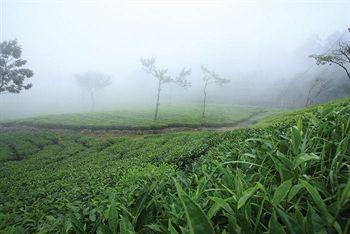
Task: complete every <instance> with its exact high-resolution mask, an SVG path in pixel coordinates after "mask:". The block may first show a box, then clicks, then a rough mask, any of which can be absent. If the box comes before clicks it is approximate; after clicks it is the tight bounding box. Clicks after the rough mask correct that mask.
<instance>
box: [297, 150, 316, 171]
mask: <svg viewBox="0 0 350 234" xmlns="http://www.w3.org/2000/svg"><path fill="white" fill-rule="evenodd" d="M311 160H320V157H319V156H317V155H316V154H313V153H310V154H300V155H298V156H297V158H296V159H295V162H294V169H295V168H297V167H298V166H299V165H300V164H302V163H304V162H307V161H311Z"/></svg>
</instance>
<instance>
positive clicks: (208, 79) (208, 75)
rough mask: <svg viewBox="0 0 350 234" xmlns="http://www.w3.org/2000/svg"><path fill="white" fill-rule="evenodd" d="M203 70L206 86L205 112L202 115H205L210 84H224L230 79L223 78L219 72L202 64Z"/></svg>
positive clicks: (204, 90)
mask: <svg viewBox="0 0 350 234" xmlns="http://www.w3.org/2000/svg"><path fill="white" fill-rule="evenodd" d="M201 69H202V72H203V73H204V76H203V80H204V88H203V112H202V117H203V118H204V117H205V108H206V102H207V87H208V85H210V84H218V85H219V86H223V85H225V84H227V83H229V82H230V80H228V79H224V78H221V77H220V76H219V75H218V74H216V73H215V72H214V71H212V70H209V69H208V68H206V67H204V66H203V65H202V66H201Z"/></svg>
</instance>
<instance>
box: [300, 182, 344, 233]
mask: <svg viewBox="0 0 350 234" xmlns="http://www.w3.org/2000/svg"><path fill="white" fill-rule="evenodd" d="M301 184H302V185H303V186H304V187H305V188H306V190H307V191H308V192H309V194H310V195H311V197H312V199H313V201H314V203H315V205H316V206H317V208H318V209H319V211H320V212H321V217H322V218H323V219H324V220H325V221H326V222H327V224H328V225H329V226H333V227H334V228H335V229H336V230H337V231H338V232H340V233H341V232H342V231H341V228H340V225H339V223H338V222H336V221H335V219H334V217H333V216H332V215H331V214H330V213H329V211H328V208H327V206H326V204H325V203H324V201H323V200H322V198H321V196H320V194H319V193H318V191H317V189H316V188H315V187H313V186H312V185H311V184H309V183H308V182H306V181H305V180H301Z"/></svg>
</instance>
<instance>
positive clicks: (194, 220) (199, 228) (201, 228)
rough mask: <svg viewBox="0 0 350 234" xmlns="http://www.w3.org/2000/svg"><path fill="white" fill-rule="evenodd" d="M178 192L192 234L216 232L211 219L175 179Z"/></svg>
mask: <svg viewBox="0 0 350 234" xmlns="http://www.w3.org/2000/svg"><path fill="white" fill-rule="evenodd" d="M175 186H176V189H177V193H178V195H179V198H180V201H181V204H182V206H183V208H184V210H185V214H186V218H187V223H188V225H189V228H190V233H191V234H196V233H203V234H204V233H214V229H213V226H212V225H211V222H210V220H209V219H208V218H207V216H206V215H205V214H204V212H203V210H202V209H201V208H200V206H199V205H198V204H197V203H196V202H194V201H193V200H192V199H191V198H190V197H189V196H188V195H187V194H186V193H185V192H184V191H183V190H182V188H181V186H180V184H179V183H178V182H177V181H175Z"/></svg>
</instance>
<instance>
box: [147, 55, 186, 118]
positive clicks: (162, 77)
mask: <svg viewBox="0 0 350 234" xmlns="http://www.w3.org/2000/svg"><path fill="white" fill-rule="evenodd" d="M155 63H156V59H155V58H154V57H151V58H141V64H142V68H143V70H144V71H145V72H146V73H148V74H150V75H152V76H153V77H154V78H156V80H157V82H158V88H157V99H156V109H155V112H154V120H157V119H158V111H159V105H160V93H161V90H162V86H163V85H164V84H167V83H175V84H177V85H179V86H180V87H182V88H188V87H189V86H191V83H190V82H188V81H187V78H188V76H189V75H191V69H190V68H187V67H184V68H182V70H181V72H180V73H179V74H178V75H177V76H176V77H175V78H172V77H171V76H170V75H168V69H159V68H157V67H156V65H155Z"/></svg>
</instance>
